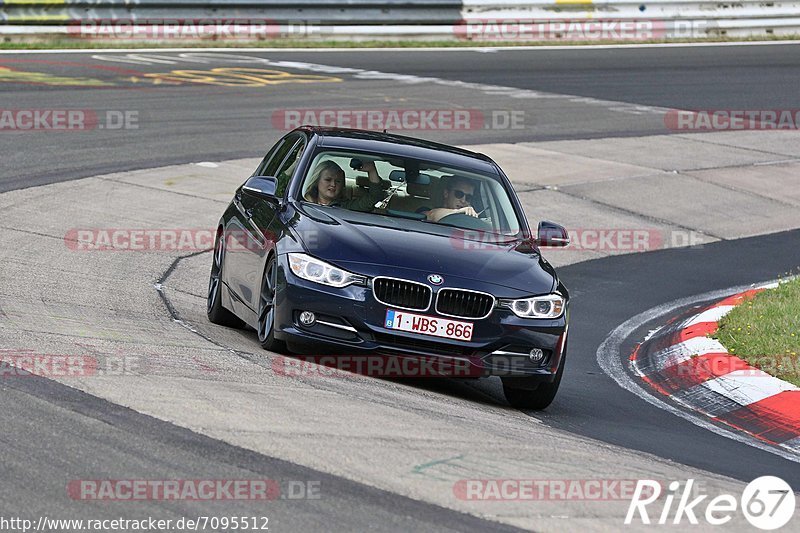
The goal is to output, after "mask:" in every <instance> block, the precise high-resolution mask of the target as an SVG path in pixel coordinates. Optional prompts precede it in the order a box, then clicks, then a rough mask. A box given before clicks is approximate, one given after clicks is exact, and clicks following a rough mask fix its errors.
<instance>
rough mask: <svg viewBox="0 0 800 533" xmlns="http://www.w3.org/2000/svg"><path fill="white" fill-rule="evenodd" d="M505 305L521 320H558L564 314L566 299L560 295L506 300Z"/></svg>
mask: <svg viewBox="0 0 800 533" xmlns="http://www.w3.org/2000/svg"><path fill="white" fill-rule="evenodd" d="M503 304H504V306H505V307H508V308H509V309H511V311H513V313H514V314H515V315H517V316H518V317H520V318H558V317H560V316H561V313H563V312H564V297H563V296H561V295H560V294H548V295H547V296H536V297H534V298H523V299H521V300H506V301H504V302H503Z"/></svg>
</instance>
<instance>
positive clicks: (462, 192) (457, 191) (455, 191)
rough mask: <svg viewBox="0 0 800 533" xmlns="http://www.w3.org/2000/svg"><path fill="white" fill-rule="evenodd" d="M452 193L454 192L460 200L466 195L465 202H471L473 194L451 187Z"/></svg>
mask: <svg viewBox="0 0 800 533" xmlns="http://www.w3.org/2000/svg"><path fill="white" fill-rule="evenodd" d="M453 194H455V195H456V198H458V199H459V200H461V199H462V198H464V197H465V196H466V197H467V203H472V198H473V195H471V194H467V193H465V192H464V191H462V190H460V189H453Z"/></svg>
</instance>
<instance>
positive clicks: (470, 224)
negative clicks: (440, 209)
mask: <svg viewBox="0 0 800 533" xmlns="http://www.w3.org/2000/svg"><path fill="white" fill-rule="evenodd" d="M439 222H441V223H442V224H449V225H451V226H456V227H458V228H464V229H476V230H481V231H491V230H492V225H491V224H489V223H488V222H486V221H485V220H481V219H480V218H475V217H471V216H469V215H465V214H464V213H453V214H452V215H447V216H446V217H442V218H440V219H439Z"/></svg>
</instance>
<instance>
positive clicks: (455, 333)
mask: <svg viewBox="0 0 800 533" xmlns="http://www.w3.org/2000/svg"><path fill="white" fill-rule="evenodd" d="M384 324H386V327H387V328H388V329H399V330H400V331H410V332H411V333H421V334H422V335H431V336H433V337H444V338H445V339H455V340H459V341H468V340H471V339H472V323H471V322H459V321H457V320H448V319H446V318H439V317H434V316H427V315H417V314H414V313H407V312H405V311H395V310H394V309H387V310H386V321H385V322H384Z"/></svg>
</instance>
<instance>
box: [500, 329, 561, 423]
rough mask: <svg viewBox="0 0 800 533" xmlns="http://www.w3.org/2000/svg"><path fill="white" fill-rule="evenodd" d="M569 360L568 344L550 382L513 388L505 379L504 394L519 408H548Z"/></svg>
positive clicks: (513, 405) (512, 404) (509, 401)
mask: <svg viewBox="0 0 800 533" xmlns="http://www.w3.org/2000/svg"><path fill="white" fill-rule="evenodd" d="M566 360H567V346H566V345H564V352H563V353H562V354H561V362H560V364H559V366H558V371H556V378H555V379H554V380H553V381H552V382H550V383H539V385H538V386H537V387H536V388H535V389H534V390H530V389H520V388H513V387H509V386H508V385H506V382H505V381H503V394H504V395H505V397H506V400H507V401H508V403H510V404H511V406H512V407H516V408H517V409H534V410H537V411H538V410H541V409H546V408H547V407H548V406H549V405H550V404H551V403H552V402H553V399H554V398H555V397H556V393H557V392H558V387H559V385H561V376H562V375H563V374H564V366H565V364H566Z"/></svg>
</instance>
